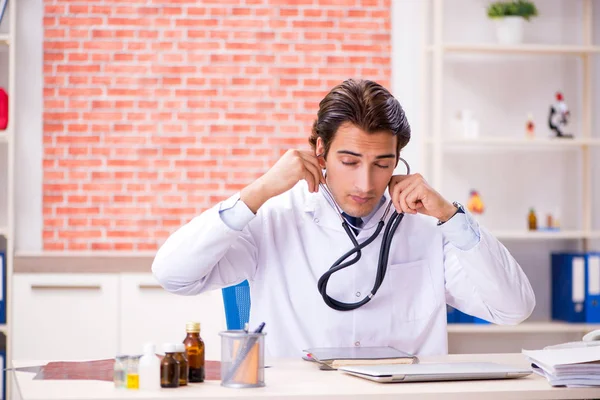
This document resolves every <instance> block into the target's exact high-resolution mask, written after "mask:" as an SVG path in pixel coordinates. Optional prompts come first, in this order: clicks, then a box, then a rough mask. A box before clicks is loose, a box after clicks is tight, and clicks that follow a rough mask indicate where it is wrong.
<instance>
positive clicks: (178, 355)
mask: <svg viewBox="0 0 600 400" xmlns="http://www.w3.org/2000/svg"><path fill="white" fill-rule="evenodd" d="M175 359H176V360H177V361H179V386H185V385H187V383H188V373H189V367H188V361H187V357H186V356H185V345H184V344H183V343H177V344H176V345H175Z"/></svg>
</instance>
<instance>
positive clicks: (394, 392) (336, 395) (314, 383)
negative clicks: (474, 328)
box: [13, 354, 600, 400]
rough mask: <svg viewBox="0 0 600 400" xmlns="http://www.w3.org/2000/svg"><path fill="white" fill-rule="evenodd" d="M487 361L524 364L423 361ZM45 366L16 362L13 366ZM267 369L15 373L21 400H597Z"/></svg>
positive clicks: (496, 385) (558, 391)
mask: <svg viewBox="0 0 600 400" xmlns="http://www.w3.org/2000/svg"><path fill="white" fill-rule="evenodd" d="M465 361H475V362H477V361H491V362H497V363H503V364H510V365H514V366H527V365H528V363H527V362H526V360H525V358H524V357H523V356H522V355H521V354H493V355H482V354H477V355H462V354H461V355H449V356H441V357H422V358H421V362H423V363H425V362H465ZM43 364H45V363H36V362H24V361H21V362H19V361H15V362H14V363H13V365H14V367H25V366H31V365H43ZM271 365H272V367H271V368H267V369H266V370H265V382H266V385H267V386H266V387H264V388H257V389H230V388H224V387H221V386H220V381H207V382H204V383H200V384H194V385H188V386H187V387H180V388H176V389H161V390H159V391H154V392H144V391H133V390H117V389H115V388H114V386H113V385H112V383H111V382H100V381H60V380H56V381H43V380H33V377H34V374H33V373H29V372H15V374H16V380H17V386H18V387H17V390H18V391H19V392H20V394H21V398H22V400H58V399H61V400H69V399H71V400H74V399H78V400H100V399H102V400H109V399H110V400H115V399H145V400H154V399H191V398H202V399H203V400H204V399H220V400H222V399H234V398H264V397H270V398H276V399H285V398H293V399H294V400H301V399H341V398H344V399H380V398H393V397H399V396H400V395H401V396H402V398H403V399H408V398H418V399H460V400H469V399H478V400H480V399H485V400H492V399H585V398H600V388H576V389H567V388H553V387H551V386H550V385H549V384H548V382H547V381H546V380H545V379H544V378H542V377H540V376H538V375H535V374H532V375H530V376H528V377H526V378H520V379H508V380H497V381H470V382H435V383H408V384H407V383H393V384H381V383H375V382H371V381H368V380H365V379H362V378H357V377H353V376H349V375H346V374H344V373H342V372H340V371H321V370H319V369H318V367H317V365H315V364H313V363H310V362H307V361H303V360H275V361H273V362H272V363H271Z"/></svg>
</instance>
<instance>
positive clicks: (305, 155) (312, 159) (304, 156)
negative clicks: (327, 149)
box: [300, 152, 325, 183]
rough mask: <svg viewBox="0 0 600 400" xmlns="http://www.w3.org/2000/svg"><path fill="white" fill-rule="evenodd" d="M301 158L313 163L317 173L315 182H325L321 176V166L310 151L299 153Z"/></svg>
mask: <svg viewBox="0 0 600 400" xmlns="http://www.w3.org/2000/svg"><path fill="white" fill-rule="evenodd" d="M300 155H301V157H302V159H303V160H304V161H305V163H310V164H311V165H314V167H315V168H316V169H317V171H318V174H317V182H320V183H325V177H324V176H323V172H322V168H321V165H320V164H319V159H318V158H317V157H316V156H314V155H313V154H311V153H308V152H301V153H300Z"/></svg>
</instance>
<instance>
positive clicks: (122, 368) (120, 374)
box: [113, 355, 128, 389]
mask: <svg viewBox="0 0 600 400" xmlns="http://www.w3.org/2000/svg"><path fill="white" fill-rule="evenodd" d="M127 358H128V357H127V356H125V355H117V356H116V357H115V364H114V367H113V381H114V384H115V388H117V389H124V388H125V387H126V382H125V377H126V374H127Z"/></svg>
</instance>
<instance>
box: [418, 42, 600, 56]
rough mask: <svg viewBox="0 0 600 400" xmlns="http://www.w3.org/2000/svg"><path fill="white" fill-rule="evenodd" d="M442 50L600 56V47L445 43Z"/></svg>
mask: <svg viewBox="0 0 600 400" xmlns="http://www.w3.org/2000/svg"><path fill="white" fill-rule="evenodd" d="M440 47H441V50H442V51H443V52H444V53H493V54H576V55H577V54H579V55H588V54H600V46H592V45H587V46H569V45H546V44H521V45H514V46H507V45H490V44H461V43H445V44H442V45H441V46H440ZM436 50H437V48H436V46H435V45H433V46H428V47H427V51H428V52H435V51H436Z"/></svg>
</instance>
